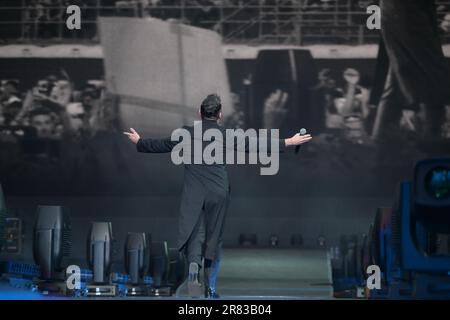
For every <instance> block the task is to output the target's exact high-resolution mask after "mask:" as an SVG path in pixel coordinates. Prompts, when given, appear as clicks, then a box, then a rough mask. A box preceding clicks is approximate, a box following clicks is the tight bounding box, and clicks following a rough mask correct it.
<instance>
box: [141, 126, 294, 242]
mask: <svg viewBox="0 0 450 320" xmlns="http://www.w3.org/2000/svg"><path fill="white" fill-rule="evenodd" d="M199 123H200V122H199ZM201 124H202V130H203V132H204V131H205V130H207V129H217V130H220V131H221V132H222V135H223V137H226V134H225V128H223V127H221V126H219V125H218V124H217V123H216V121H208V120H203V121H202V122H201ZM183 128H184V129H186V130H188V131H189V132H190V134H191V141H190V143H191V145H193V144H194V143H195V141H194V126H190V127H183ZM252 139H256V138H249V137H246V138H245V140H243V141H244V143H245V144H244V146H242V147H243V148H244V149H245V152H253V151H258V150H251V146H252V143H256V144H257V143H258V142H259V141H257V139H256V140H253V141H252ZM180 142H181V141H171V138H170V137H169V138H165V139H140V140H139V141H138V143H137V146H136V147H137V151H139V152H146V153H166V152H171V151H172V149H173V148H174V147H175V146H176V145H177V144H178V143H180ZM184 142H186V141H184ZM272 142H275V143H277V144H278V146H279V151H280V152H284V150H285V142H284V140H281V139H278V140H276V141H272V139H270V135H268V138H267V141H266V146H267V151H269V152H270V151H271V150H270V146H271V143H272ZM208 144H210V142H202V150H203V149H204V148H205V147H206V146H207V145H208ZM257 145H259V144H257ZM236 149H237V146H235V148H234V150H236ZM192 150H193V147H192ZM261 151H262V150H261ZM226 153H227V149H226V141H224V143H223V154H224V155H226ZM224 159H225V157H224ZM192 160H193V159H192ZM184 168H185V170H184V185H183V194H182V197H181V206H180V219H181V220H180V230H179V233H180V234H179V243H178V247H179V248H180V249H181V248H182V247H183V246H184V244H185V243H186V241H187V240H188V239H189V236H190V234H191V233H192V230H193V228H194V226H195V224H196V222H197V221H198V218H199V215H200V214H201V212H202V208H203V204H204V203H205V201H206V200H208V201H209V202H211V201H227V199H228V196H229V192H230V186H229V181H228V174H227V170H226V165H225V164H204V163H202V164H193V161H191V164H184ZM211 199H213V200H211Z"/></svg>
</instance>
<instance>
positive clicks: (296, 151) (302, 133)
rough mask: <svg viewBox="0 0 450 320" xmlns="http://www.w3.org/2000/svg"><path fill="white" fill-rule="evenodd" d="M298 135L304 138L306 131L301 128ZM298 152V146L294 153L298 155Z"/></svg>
mask: <svg viewBox="0 0 450 320" xmlns="http://www.w3.org/2000/svg"><path fill="white" fill-rule="evenodd" d="M299 133H300V135H301V136H304V135H305V134H306V129H305V128H301V129H300V131H299ZM298 150H300V146H299V145H298V146H296V147H295V153H298Z"/></svg>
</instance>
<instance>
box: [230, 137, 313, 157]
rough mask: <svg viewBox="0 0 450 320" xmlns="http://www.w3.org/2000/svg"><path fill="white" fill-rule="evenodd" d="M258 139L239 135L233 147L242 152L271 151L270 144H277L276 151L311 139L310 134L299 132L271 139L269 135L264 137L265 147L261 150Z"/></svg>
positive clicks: (281, 150) (282, 150)
mask: <svg viewBox="0 0 450 320" xmlns="http://www.w3.org/2000/svg"><path fill="white" fill-rule="evenodd" d="M259 139H260V138H257V137H251V136H241V138H240V139H238V143H236V144H234V149H235V150H237V151H244V152H247V153H249V152H260V151H268V152H271V149H272V145H278V151H279V152H284V151H285V150H286V148H288V147H294V146H299V145H301V144H304V143H307V142H309V141H310V140H311V139H312V136H311V135H310V134H306V135H301V134H300V133H297V134H295V135H294V136H292V137H290V138H287V139H273V138H271V137H270V136H268V137H267V138H266V143H265V149H266V150H261V145H260V144H259Z"/></svg>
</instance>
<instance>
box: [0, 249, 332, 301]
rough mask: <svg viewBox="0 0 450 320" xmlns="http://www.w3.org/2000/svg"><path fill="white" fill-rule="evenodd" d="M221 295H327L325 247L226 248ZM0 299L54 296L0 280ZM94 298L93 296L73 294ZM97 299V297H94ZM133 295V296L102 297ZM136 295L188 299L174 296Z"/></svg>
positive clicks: (219, 286)
mask: <svg viewBox="0 0 450 320" xmlns="http://www.w3.org/2000/svg"><path fill="white" fill-rule="evenodd" d="M217 290H218V292H219V293H220V294H221V298H222V299H233V300H235V299H237V300H241V299H252V300H254V299H255V300H259V299H283V300H284V299H289V300H291V299H307V300H317V299H331V298H332V281H331V269H330V263H329V259H328V257H327V253H326V251H319V250H297V249H277V248H274V249H253V248H248V249H242V248H239V249H226V250H225V251H224V256H223V262H222V270H221V273H220V275H219V279H218V281H217ZM0 299H55V297H46V296H44V295H41V294H39V293H36V292H31V291H30V290H22V289H18V288H13V287H11V286H9V285H8V284H7V283H1V284H0ZM74 299H94V298H74ZM95 299H99V298H95ZM104 299H136V298H128V297H126V298H124V297H116V298H104ZM139 299H190V298H189V297H187V296H185V295H184V294H183V292H181V295H180V296H178V297H175V296H173V297H170V298H161V297H160V298H139Z"/></svg>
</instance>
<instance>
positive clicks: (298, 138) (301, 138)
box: [284, 133, 312, 147]
mask: <svg viewBox="0 0 450 320" xmlns="http://www.w3.org/2000/svg"><path fill="white" fill-rule="evenodd" d="M311 139H312V137H311V135H310V134H305V135H301V134H300V133H297V134H296V135H295V136H293V137H291V138H288V139H285V140H284V143H285V144H286V147H292V146H299V145H301V144H304V143H306V142H309V141H310V140H311Z"/></svg>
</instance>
